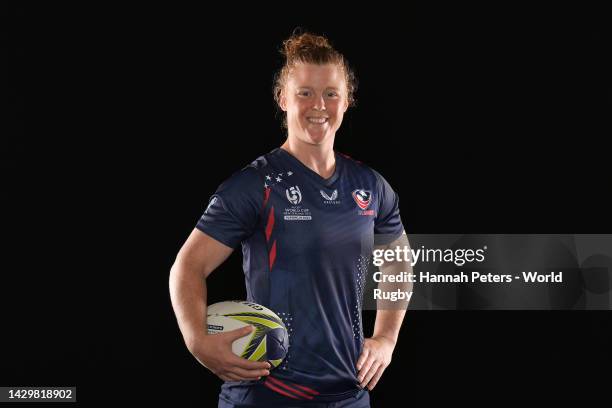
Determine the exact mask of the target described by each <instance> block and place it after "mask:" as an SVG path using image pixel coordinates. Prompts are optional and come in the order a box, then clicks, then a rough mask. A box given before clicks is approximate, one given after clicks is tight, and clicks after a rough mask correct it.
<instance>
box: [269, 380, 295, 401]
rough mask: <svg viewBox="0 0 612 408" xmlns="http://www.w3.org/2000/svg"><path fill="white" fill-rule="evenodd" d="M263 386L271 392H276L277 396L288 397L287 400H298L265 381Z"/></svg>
mask: <svg viewBox="0 0 612 408" xmlns="http://www.w3.org/2000/svg"><path fill="white" fill-rule="evenodd" d="M264 385H265V386H266V387H268V388H269V389H271V390H272V391H276V392H278V393H279V394H283V395H284V396H285V397H289V398H293V399H299V398H298V397H296V396H294V395H291V394H289V393H288V392H285V391H283V390H281V389H280V388H278V387H277V386H275V385H272V384H270V383H269V382H268V381H265V382H264Z"/></svg>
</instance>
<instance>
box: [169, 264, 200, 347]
mask: <svg viewBox="0 0 612 408" xmlns="http://www.w3.org/2000/svg"><path fill="white" fill-rule="evenodd" d="M170 298H171V300H172V307H173V308H174V313H175V315H176V319H177V321H178V324H179V328H180V330H181V333H182V334H183V339H184V340H185V344H186V345H187V347H188V348H189V349H190V350H191V349H192V345H193V344H194V342H195V341H196V340H197V339H198V338H200V337H201V336H204V335H206V333H207V330H206V299H207V295H206V278H205V277H204V274H202V273H200V272H199V271H196V270H194V269H193V267H190V266H189V265H188V264H185V263H182V262H175V264H174V265H173V266H172V270H171V271H170Z"/></svg>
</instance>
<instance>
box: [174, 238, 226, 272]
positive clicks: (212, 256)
mask: <svg viewBox="0 0 612 408" xmlns="http://www.w3.org/2000/svg"><path fill="white" fill-rule="evenodd" d="M233 251H234V249H233V248H231V247H228V246H227V245H225V244H222V243H221V242H219V241H217V240H216V239H214V238H211V237H210V236H208V235H207V234H205V233H204V232H202V231H200V230H199V229H197V228H194V229H193V231H191V234H190V235H189V238H187V241H185V244H183V247H182V248H181V250H180V251H179V253H178V255H177V257H176V262H181V263H183V264H184V265H185V266H188V267H191V268H193V269H194V270H198V271H202V273H203V274H204V277H205V278H206V277H207V276H208V275H210V273H211V272H212V271H214V270H215V269H217V267H218V266H219V265H221V264H222V263H223V262H224V261H225V260H226V259H227V258H228V257H229V256H230V255H231V253H232V252H233Z"/></svg>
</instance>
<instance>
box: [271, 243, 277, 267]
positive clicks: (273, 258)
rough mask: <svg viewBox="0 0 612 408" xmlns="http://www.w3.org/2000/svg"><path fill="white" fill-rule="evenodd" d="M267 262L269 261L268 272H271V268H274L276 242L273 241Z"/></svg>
mask: <svg viewBox="0 0 612 408" xmlns="http://www.w3.org/2000/svg"><path fill="white" fill-rule="evenodd" d="M269 260H270V270H272V267H273V266H274V261H276V240H274V243H273V244H272V248H270V254H269Z"/></svg>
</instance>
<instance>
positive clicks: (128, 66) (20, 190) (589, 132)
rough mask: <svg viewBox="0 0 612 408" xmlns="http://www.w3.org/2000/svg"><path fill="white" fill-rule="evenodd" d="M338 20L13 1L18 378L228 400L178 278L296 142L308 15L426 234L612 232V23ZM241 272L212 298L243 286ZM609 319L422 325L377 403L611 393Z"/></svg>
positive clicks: (481, 11) (358, 117)
mask: <svg viewBox="0 0 612 408" xmlns="http://www.w3.org/2000/svg"><path fill="white" fill-rule="evenodd" d="M329 7H330V6H329V5H328V4H322V3H319V4H312V5H308V6H307V5H304V7H303V10H295V11H290V10H288V9H287V8H286V5H278V6H277V7H269V8H266V9H262V8H257V9H255V8H254V7H252V8H246V7H244V6H237V5H235V6H230V7H227V8H225V9H224V10H219V9H212V8H210V6H200V7H196V8H181V7H179V6H170V5H150V4H147V5H146V6H144V5H143V6H142V8H140V7H126V6H121V7H117V8H110V6H106V7H103V6H99V7H93V6H91V7H87V8H84V7H82V6H70V7H68V6H65V7H63V8H56V6H53V8H49V9H41V8H30V7H26V8H24V7H21V6H20V7H11V6H9V7H8V17H9V18H8V23H9V24H8V25H7V26H6V29H5V30H6V31H5V32H6V34H5V38H7V39H8V41H7V44H8V48H6V49H5V50H4V55H5V56H6V58H5V59H4V61H5V62H4V63H3V67H4V68H5V69H8V71H5V72H8V84H7V85H8V88H7V89H8V92H7V99H8V108H9V110H8V112H9V118H10V119H13V120H11V121H9V122H8V126H7V127H6V129H7V131H6V133H5V135H7V136H8V137H7V138H6V139H5V138H4V137H3V139H4V141H3V142H2V156H1V159H2V173H3V176H4V177H3V192H2V194H1V203H2V206H3V211H2V218H3V236H4V237H3V241H2V242H3V250H2V258H3V259H2V265H3V266H2V285H1V288H2V302H3V303H4V304H3V308H2V316H3V319H2V322H3V329H2V337H1V338H2V348H1V351H0V353H1V354H0V357H1V359H2V363H1V365H0V366H1V369H0V385H76V386H77V387H78V398H79V400H80V402H81V404H82V405H84V406H89V405H95V403H97V402H101V401H107V402H108V401H112V400H114V399H116V398H125V399H129V400H132V401H146V402H157V401H161V402H165V403H171V404H172V406H205V407H209V406H216V405H215V404H216V399H217V397H216V395H217V391H218V387H219V385H220V381H219V380H218V379H217V378H216V377H215V376H213V375H212V374H210V373H209V372H208V371H207V370H206V369H205V368H203V367H201V366H200V365H199V364H198V363H197V362H196V361H195V360H194V359H193V358H192V357H191V356H190V355H189V353H188V352H187V350H186V349H185V347H184V345H183V343H182V340H181V337H180V333H179V331H178V327H177V325H176V321H175V318H174V315H173V313H172V310H171V306H170V302H169V295H168V272H169V269H170V266H171V265H172V262H173V260H174V257H175V255H176V253H177V251H178V249H179V248H180V246H181V245H182V243H183V241H184V240H185V238H186V237H187V235H188V234H189V232H190V231H191V229H192V228H193V227H194V226H195V223H196V222H197V220H198V218H199V216H200V214H201V213H202V211H203V210H204V208H205V205H206V203H207V201H208V198H209V196H210V195H211V194H212V193H213V192H214V190H215V189H216V187H217V186H218V185H219V184H220V183H221V182H222V181H223V180H224V179H225V178H227V177H229V176H230V175H231V174H232V173H233V172H235V171H237V170H239V169H240V168H242V167H243V166H244V165H246V164H248V163H249V162H250V161H251V160H253V159H254V158H256V157H257V156H259V155H261V154H264V153H266V152H268V151H269V150H271V149H273V148H274V147H277V146H279V145H280V144H281V143H282V141H283V132H282V131H281V128H280V120H279V118H280V116H279V115H278V113H277V111H276V109H275V106H274V102H273V99H272V93H271V90H272V80H273V75H274V72H275V71H276V70H277V69H278V68H280V64H281V56H280V54H279V53H278V49H279V47H280V45H281V42H282V40H283V39H285V38H286V37H287V36H288V35H289V34H290V33H291V31H292V30H293V28H295V27H296V26H301V27H304V28H305V29H308V30H312V31H314V32H317V33H322V34H325V35H327V36H328V37H329V38H330V39H331V41H332V43H333V44H334V45H335V46H336V47H337V48H338V49H339V50H341V51H342V52H344V53H345V55H346V57H347V58H348V59H349V61H350V62H351V64H352V65H353V67H354V68H355V70H356V73H357V76H358V78H359V90H358V93H357V101H358V105H357V107H355V108H353V109H351V110H350V112H349V113H348V114H347V115H346V116H345V121H344V123H343V126H342V128H341V130H340V131H339V133H338V135H337V138H336V147H337V149H338V150H339V151H341V152H344V153H346V154H349V155H351V156H352V157H355V158H357V159H359V160H362V161H364V162H366V163H367V164H369V165H370V166H371V167H373V168H374V169H376V170H378V171H379V172H381V173H382V174H383V175H384V176H385V178H387V180H388V181H389V182H390V184H391V185H392V186H393V187H394V189H395V190H396V191H397V192H398V194H399V195H400V198H401V211H402V218H403V221H404V225H405V227H406V230H407V231H408V232H412V233H513V232H516V233H519V232H520V233H537V232H540V233H597V232H601V233H604V232H608V233H609V232H610V222H609V208H610V203H609V199H608V198H607V195H606V192H607V191H608V190H609V186H610V177H609V175H610V165H609V163H610V154H609V148H608V147H605V146H607V145H608V144H607V143H606V141H607V139H609V137H610V134H611V133H610V126H609V124H610V122H609V111H610V75H609V73H610V72H612V69H611V68H612V67H611V66H610V63H609V62H608V60H607V59H606V57H607V56H608V54H609V50H610V46H611V42H610V28H609V21H607V19H606V15H608V14H607V11H606V10H603V9H595V8H588V7H581V8H563V7H561V6H558V5H555V6H550V7H546V8H545V7H542V8H539V9H538V8H534V7H533V6H520V7H519V6H507V7H503V8H502V7H499V8H492V7H491V6H484V7H483V6H476V5H474V6H469V7H465V6H461V7H458V6H443V5H441V4H436V5H432V6H431V7H420V6H412V7H408V8H402V9H399V8H398V9H392V8H386V7H383V6H381V5H377V6H376V7H374V6H373V5H371V4H363V5H357V4H354V5H352V6H350V7H349V6H344V7H342V8H339V9H338V10H335V11H332V10H330V8H329ZM307 10H308V11H307ZM5 77H6V76H5ZM13 125H15V126H14V127H13ZM240 262H241V259H240V255H239V254H234V255H232V257H231V259H230V260H229V261H228V262H227V263H225V264H224V265H223V266H222V267H221V268H220V269H219V270H218V271H217V272H215V273H214V274H213V275H212V276H211V278H210V279H209V298H210V299H209V301H210V302H211V303H212V302H215V301H220V300H226V299H231V298H241V297H242V298H243V297H245V290H244V283H243V280H242V272H241V266H240ZM373 318H374V315H373V312H367V313H366V316H365V321H366V324H367V326H366V327H367V331H368V333H366V334H369V333H371V330H372V323H373ZM611 323H612V315H610V312H579V311H575V312H571V311H568V312H507V311H506V312H490V311H489V312H452V311H451V312H425V311H419V312H409V313H408V314H407V316H406V319H405V322H404V325H403V328H402V333H401V336H400V340H399V343H398V346H397V348H396V351H395V354H394V361H393V363H392V365H391V366H390V367H389V369H388V370H387V371H386V373H385V376H384V377H383V380H382V381H381V383H380V384H379V385H378V387H377V388H376V390H375V391H374V392H373V393H372V399H373V401H374V403H375V406H378V407H389V406H400V405H402V404H400V403H399V402H398V401H407V402H409V401H415V399H416V398H423V399H425V400H426V401H428V403H430V404H434V403H435V402H438V401H440V400H443V399H448V398H451V399H453V400H455V402H458V401H474V400H477V399H482V400H485V399H486V398H488V397H485V395H488V394H489V393H488V392H487V391H489V392H490V391H492V392H493V393H495V394H497V396H496V397H492V398H491V399H487V400H486V401H488V402H491V403H495V402H497V401H499V400H500V399H503V400H506V399H507V398H512V397H514V398H517V401H519V402H520V401H521V399H520V397H517V396H520V395H523V393H524V392H526V391H530V392H535V393H536V395H537V396H539V397H540V398H541V399H542V400H543V401H548V400H550V398H553V397H554V398H558V397H559V396H561V397H563V398H564V397H565V395H567V394H568V393H571V394H572V395H575V396H577V397H579V398H585V399H591V398H596V397H598V396H599V395H604V393H605V389H604V388H601V387H600V386H599V385H598V384H599V383H598V379H599V378H602V379H603V378H604V377H602V376H601V375H600V374H598V372H599V370H609V365H610V362H611V354H610V350H609V344H611V341H612V336H611V331H610V325H611ZM585 383H588V384H589V385H588V387H586V388H584V387H583V385H584V384H585ZM392 401H395V402H392ZM411 403H415V402H411Z"/></svg>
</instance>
